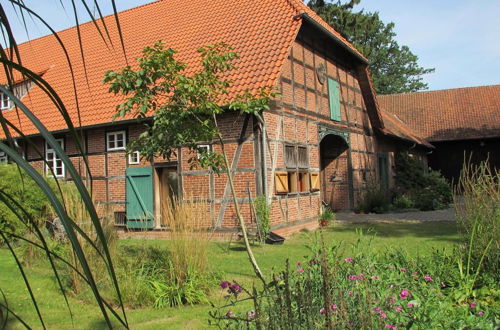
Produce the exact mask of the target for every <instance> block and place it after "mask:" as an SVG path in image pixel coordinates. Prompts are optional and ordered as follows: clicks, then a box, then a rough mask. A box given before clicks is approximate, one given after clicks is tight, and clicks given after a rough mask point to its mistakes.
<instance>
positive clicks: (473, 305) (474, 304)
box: [469, 301, 477, 308]
mask: <svg viewBox="0 0 500 330" xmlns="http://www.w3.org/2000/svg"><path fill="white" fill-rule="evenodd" d="M476 305H477V302H475V301H473V302H471V303H470V304H469V306H470V308H474V307H476Z"/></svg>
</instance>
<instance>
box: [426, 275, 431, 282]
mask: <svg viewBox="0 0 500 330" xmlns="http://www.w3.org/2000/svg"><path fill="white" fill-rule="evenodd" d="M424 280H425V281H426V282H431V281H432V277H431V276H430V275H425V276H424Z"/></svg>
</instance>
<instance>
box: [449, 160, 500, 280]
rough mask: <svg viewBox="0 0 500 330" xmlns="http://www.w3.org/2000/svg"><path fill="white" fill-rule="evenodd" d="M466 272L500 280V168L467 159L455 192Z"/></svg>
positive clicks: (456, 212) (456, 211)
mask: <svg viewBox="0 0 500 330" xmlns="http://www.w3.org/2000/svg"><path fill="white" fill-rule="evenodd" d="M454 205H455V214H456V218H457V223H458V227H459V231H460V233H461V236H462V239H463V243H464V249H463V251H462V252H463V258H462V259H463V264H464V272H468V273H477V272H480V271H482V272H486V273H487V274H489V276H491V277H492V278H493V279H495V281H497V283H498V281H499V280H500V273H499V269H500V268H499V267H500V226H499V224H500V171H498V170H495V169H492V168H491V167H489V166H488V163H487V162H483V163H481V164H479V165H473V164H471V163H465V165H464V167H463V170H462V173H461V176H460V179H459V182H458V185H457V186H456V189H455V196H454Z"/></svg>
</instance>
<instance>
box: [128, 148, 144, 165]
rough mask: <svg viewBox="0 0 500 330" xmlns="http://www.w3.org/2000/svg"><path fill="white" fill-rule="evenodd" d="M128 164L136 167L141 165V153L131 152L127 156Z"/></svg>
mask: <svg viewBox="0 0 500 330" xmlns="http://www.w3.org/2000/svg"><path fill="white" fill-rule="evenodd" d="M128 163H129V164H130V165H137V164H140V163H141V153H140V152H139V151H132V152H131V153H129V154H128Z"/></svg>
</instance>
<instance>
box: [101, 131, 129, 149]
mask: <svg viewBox="0 0 500 330" xmlns="http://www.w3.org/2000/svg"><path fill="white" fill-rule="evenodd" d="M119 135H123V138H122V139H121V140H123V146H121V147H117V146H116V141H117V139H116V137H117V136H119ZM111 136H113V138H114V143H115V146H114V147H110V146H109V143H110V137H111ZM126 147H127V135H126V134H125V131H113V132H108V133H106V150H107V151H116V150H125V148H126Z"/></svg>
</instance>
